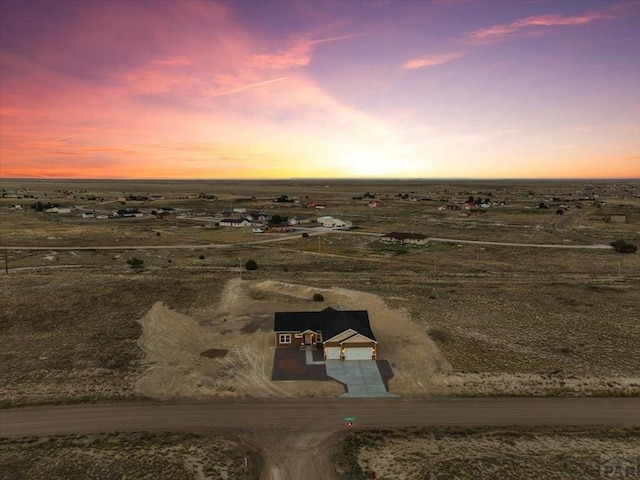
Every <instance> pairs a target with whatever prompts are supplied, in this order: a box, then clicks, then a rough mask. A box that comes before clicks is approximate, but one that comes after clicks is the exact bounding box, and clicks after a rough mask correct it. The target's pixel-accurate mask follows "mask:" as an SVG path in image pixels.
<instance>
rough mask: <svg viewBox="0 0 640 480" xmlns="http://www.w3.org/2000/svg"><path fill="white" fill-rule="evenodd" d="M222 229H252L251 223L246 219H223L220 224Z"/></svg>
mask: <svg viewBox="0 0 640 480" xmlns="http://www.w3.org/2000/svg"><path fill="white" fill-rule="evenodd" d="M218 225H220V226H221V227H238V228H240V227H250V226H251V222H250V221H249V220H247V219H246V218H223V219H221V220H220V222H218Z"/></svg>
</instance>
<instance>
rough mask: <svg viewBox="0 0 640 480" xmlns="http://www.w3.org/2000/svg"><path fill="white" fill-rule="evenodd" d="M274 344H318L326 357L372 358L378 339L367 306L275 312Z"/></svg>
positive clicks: (316, 345)
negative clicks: (352, 308)
mask: <svg viewBox="0 0 640 480" xmlns="http://www.w3.org/2000/svg"><path fill="white" fill-rule="evenodd" d="M273 330H274V333H275V341H276V348H299V349H316V348H321V349H322V351H323V354H324V358H325V359H326V360H375V359H376V346H377V344H378V341H377V340H376V337H375V336H374V334H373V332H372V331H371V325H369V314H368V313H367V311H366V310H349V311H347V310H344V311H340V310H335V309H334V308H331V307H329V308H325V309H324V310H322V311H320V312H276V314H275V319H274V325H273Z"/></svg>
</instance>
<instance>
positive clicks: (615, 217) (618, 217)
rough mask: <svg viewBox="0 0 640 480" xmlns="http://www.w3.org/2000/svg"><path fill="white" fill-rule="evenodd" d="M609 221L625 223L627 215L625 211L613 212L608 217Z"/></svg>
mask: <svg viewBox="0 0 640 480" xmlns="http://www.w3.org/2000/svg"><path fill="white" fill-rule="evenodd" d="M607 221H608V222H610V223H625V222H626V221H627V216H626V215H625V214H624V213H612V214H610V215H609V216H608V217H607Z"/></svg>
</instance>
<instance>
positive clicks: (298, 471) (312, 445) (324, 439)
mask: <svg viewBox="0 0 640 480" xmlns="http://www.w3.org/2000/svg"><path fill="white" fill-rule="evenodd" d="M310 417H311V418H310V421H313V417H312V416H310ZM338 436H339V434H337V433H336V432H335V431H331V430H318V429H317V428H314V429H309V428H302V429H297V430H295V431H291V430H290V429H273V430H269V431H264V430H256V431H252V432H251V433H246V434H242V435H240V440H241V441H242V442H243V443H245V444H247V445H249V446H251V447H252V448H255V449H256V451H257V453H258V454H259V456H260V458H261V460H262V465H261V474H260V480H291V479H305V480H334V479H335V478H336V476H335V475H336V474H335V467H334V464H333V461H332V459H331V451H332V446H333V445H334V444H335V443H336V442H337V440H338V438H337V437H338Z"/></svg>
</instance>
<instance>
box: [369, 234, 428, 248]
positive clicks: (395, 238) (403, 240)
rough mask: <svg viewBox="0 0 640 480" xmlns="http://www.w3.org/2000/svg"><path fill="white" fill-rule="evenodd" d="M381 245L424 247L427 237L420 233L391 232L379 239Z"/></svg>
mask: <svg viewBox="0 0 640 480" xmlns="http://www.w3.org/2000/svg"><path fill="white" fill-rule="evenodd" d="M380 241H381V242H382V243H399V244H402V245H426V244H427V243H429V237H427V236H426V235H422V234H421V233H413V232H391V233H387V234H386V235H383V236H382V237H380Z"/></svg>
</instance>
